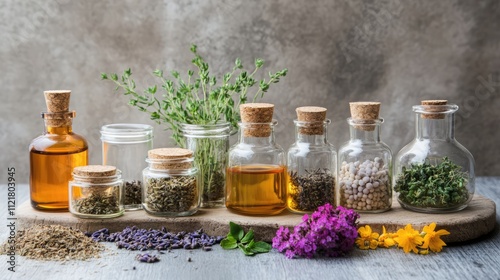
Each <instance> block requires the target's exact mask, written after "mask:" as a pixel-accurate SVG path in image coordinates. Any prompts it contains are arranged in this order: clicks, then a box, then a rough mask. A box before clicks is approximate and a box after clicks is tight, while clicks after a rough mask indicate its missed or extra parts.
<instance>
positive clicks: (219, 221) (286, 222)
mask: <svg viewBox="0 0 500 280" xmlns="http://www.w3.org/2000/svg"><path fill="white" fill-rule="evenodd" d="M393 201H395V200H393ZM17 217H18V221H19V226H20V228H29V227H31V226H33V225H34V224H38V223H43V224H59V225H65V226H68V227H73V228H77V229H80V230H82V231H84V232H87V231H96V230H99V229H102V228H108V229H109V230H110V231H111V232H116V231H121V230H122V229H124V228H125V227H127V226H132V225H135V226H137V227H139V228H154V229H159V228H161V227H166V228H167V229H168V230H170V231H174V232H179V231H194V230H197V229H200V228H203V229H204V230H205V231H206V232H207V233H208V234H210V235H225V234H227V227H228V224H229V222H230V221H233V222H235V223H238V224H240V225H242V226H243V227H244V228H245V229H249V228H252V229H254V230H255V232H256V233H257V234H256V237H257V238H259V239H262V240H265V241H271V240H272V238H273V237H274V236H275V235H276V230H277V229H278V228H279V226H287V227H290V228H292V227H293V226H295V225H297V224H298V223H300V222H301V219H302V215H297V214H292V213H289V212H285V213H282V214H280V215H276V216H262V217H260V216H242V215H238V214H235V213H232V212H230V211H229V210H227V209H226V208H217V209H201V210H200V211H198V212H197V213H196V214H195V215H193V216H189V217H176V218H165V217H156V216H151V215H149V214H147V213H146V212H145V211H131V212H126V213H125V215H123V216H121V217H117V218H112V219H81V218H77V217H75V216H73V215H72V214H70V213H51V212H41V211H37V210H35V209H33V208H32V207H31V205H30V203H29V201H26V202H25V203H23V204H22V205H21V206H20V207H19V209H18V216H17ZM431 222H436V223H437V224H438V229H439V228H445V229H447V230H448V231H449V232H451V234H450V235H447V236H444V237H443V240H444V241H445V242H463V241H468V240H471V239H474V238H478V237H480V236H482V235H485V234H487V233H489V232H490V231H492V230H493V228H494V227H495V203H494V202H493V201H492V200H490V199H488V198H486V197H483V196H480V195H475V196H474V198H473V199H472V201H471V202H470V204H469V206H468V207H467V208H466V209H464V210H462V211H460V212H456V213H446V214H425V213H417V212H412V211H408V210H405V209H403V208H401V206H400V205H399V203H398V202H393V205H392V209H391V210H390V211H387V212H384V213H379V214H361V217H360V219H359V225H360V226H363V225H366V224H368V225H370V226H372V228H373V230H375V231H377V232H381V231H382V226H385V227H386V229H387V230H388V231H390V232H395V231H397V229H399V228H402V227H404V226H405V225H407V224H412V225H413V226H414V228H415V229H418V230H421V229H422V228H423V227H424V226H425V225H427V224H429V223H431Z"/></svg>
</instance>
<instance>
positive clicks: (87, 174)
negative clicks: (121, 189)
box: [73, 165, 119, 183]
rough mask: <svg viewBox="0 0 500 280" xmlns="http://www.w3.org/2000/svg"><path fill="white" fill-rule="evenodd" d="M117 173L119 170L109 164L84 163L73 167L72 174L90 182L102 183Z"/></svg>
mask: <svg viewBox="0 0 500 280" xmlns="http://www.w3.org/2000/svg"><path fill="white" fill-rule="evenodd" d="M117 174H119V170H117V169H116V167H114V166H111V165H84V166H77V167H75V168H73V176H75V177H78V178H79V179H81V180H83V181H89V182H92V183H104V182H106V181H109V180H110V177H114V176H115V175H117ZM112 179H114V178H112Z"/></svg>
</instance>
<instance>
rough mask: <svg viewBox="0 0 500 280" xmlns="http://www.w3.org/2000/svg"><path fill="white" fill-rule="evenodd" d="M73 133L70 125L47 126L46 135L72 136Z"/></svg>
mask: <svg viewBox="0 0 500 280" xmlns="http://www.w3.org/2000/svg"><path fill="white" fill-rule="evenodd" d="M72 132H73V128H72V126H71V124H70V125H67V126H50V125H45V133H46V134H70V133H72Z"/></svg>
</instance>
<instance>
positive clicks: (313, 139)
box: [294, 119, 330, 145]
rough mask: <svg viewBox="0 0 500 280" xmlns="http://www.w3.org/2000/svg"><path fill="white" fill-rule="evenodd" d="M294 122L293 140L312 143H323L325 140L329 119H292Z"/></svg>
mask: <svg viewBox="0 0 500 280" xmlns="http://www.w3.org/2000/svg"><path fill="white" fill-rule="evenodd" d="M294 123H295V142H297V143H309V144H314V145H324V144H326V143H327V142H328V140H327V135H328V133H327V126H328V124H330V120H329V119H327V120H325V121H322V122H305V121H297V120H295V121H294Z"/></svg>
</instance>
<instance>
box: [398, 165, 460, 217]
mask: <svg viewBox="0 0 500 280" xmlns="http://www.w3.org/2000/svg"><path fill="white" fill-rule="evenodd" d="M467 178H468V175H467V173H466V172H463V171H462V170H461V167H460V166H458V165H456V164H455V163H453V162H452V161H451V160H450V159H449V158H447V157H444V158H443V161H442V162H441V163H439V164H437V165H431V164H430V163H428V162H424V163H422V164H412V165H411V166H409V167H403V168H402V173H401V175H400V176H399V178H398V179H397V181H396V185H395V187H394V190H395V191H396V192H399V200H401V201H402V202H405V203H407V204H409V205H412V206H417V207H432V208H450V207H454V206H458V205H461V204H463V203H465V202H466V201H467V200H468V198H469V192H468V191H467Z"/></svg>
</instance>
